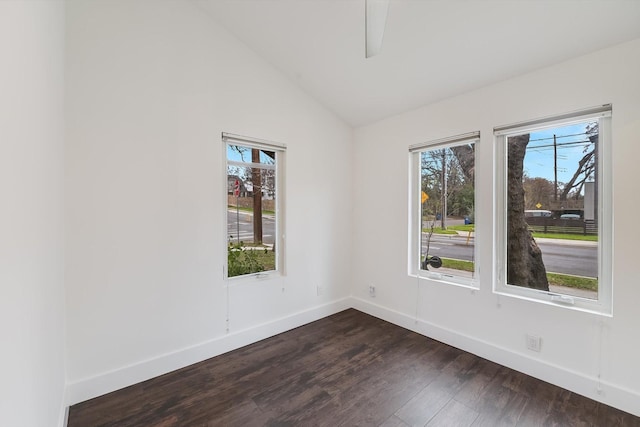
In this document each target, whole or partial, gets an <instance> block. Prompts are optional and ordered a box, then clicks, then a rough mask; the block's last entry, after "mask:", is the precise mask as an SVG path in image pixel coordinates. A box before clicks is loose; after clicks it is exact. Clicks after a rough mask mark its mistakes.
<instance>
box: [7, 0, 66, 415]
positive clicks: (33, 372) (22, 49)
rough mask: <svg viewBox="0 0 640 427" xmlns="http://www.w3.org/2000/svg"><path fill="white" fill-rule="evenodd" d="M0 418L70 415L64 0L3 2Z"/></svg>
mask: <svg viewBox="0 0 640 427" xmlns="http://www.w3.org/2000/svg"><path fill="white" fill-rule="evenodd" d="M0 52H2V55H1V56H0V70H2V71H1V72H0V94H1V95H0V195H2V208H1V209H0V236H1V237H0V337H2V346H1V347H2V350H1V351H0V366H1V368H0V369H1V371H0V424H1V425H6V426H29V427H35V426H42V427H49V426H54V425H62V423H63V419H64V414H65V412H64V396H63V395H64V378H65V374H64V275H63V267H64V260H63V253H64V252H63V251H64V244H63V240H64V229H63V226H64V220H63V213H64V210H63V165H64V151H63V149H64V144H63V141H64V134H63V132H64V127H63V126H64V116H63V112H64V109H63V99H64V98H63V95H64V92H63V83H64V77H63V71H64V70H63V66H64V62H63V58H64V4H63V3H61V2H57V1H2V2H0Z"/></svg>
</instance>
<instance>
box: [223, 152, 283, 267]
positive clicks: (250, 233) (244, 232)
mask: <svg viewBox="0 0 640 427" xmlns="http://www.w3.org/2000/svg"><path fill="white" fill-rule="evenodd" d="M227 160H228V165H227V181H228V184H227V209H228V211H227V240H228V254H227V255H228V276H229V277H234V276H240V275H244V274H251V273H259V272H263V271H272V270H276V269H277V268H276V265H277V264H276V251H277V248H276V244H275V242H276V239H275V236H276V222H277V221H276V218H277V215H276V206H277V204H276V168H275V166H276V153H275V152H273V151H269V150H262V149H257V148H251V147H243V146H239V145H228V146H227ZM242 163H246V164H247V166H242V165H241V164H242ZM239 164H240V165H239Z"/></svg>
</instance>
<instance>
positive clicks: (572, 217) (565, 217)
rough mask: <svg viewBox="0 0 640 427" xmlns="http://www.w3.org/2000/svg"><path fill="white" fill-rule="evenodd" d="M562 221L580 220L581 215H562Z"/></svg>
mask: <svg viewBox="0 0 640 427" xmlns="http://www.w3.org/2000/svg"><path fill="white" fill-rule="evenodd" d="M560 219H580V215H578V214H562V215H560Z"/></svg>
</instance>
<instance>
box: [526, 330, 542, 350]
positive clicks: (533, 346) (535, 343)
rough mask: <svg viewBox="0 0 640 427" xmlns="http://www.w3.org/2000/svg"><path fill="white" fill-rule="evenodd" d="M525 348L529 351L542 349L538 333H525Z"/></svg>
mask: <svg viewBox="0 0 640 427" xmlns="http://www.w3.org/2000/svg"><path fill="white" fill-rule="evenodd" d="M527 348H528V349H529V350H531V351H540V350H542V338H541V337H539V336H538V335H531V334H527Z"/></svg>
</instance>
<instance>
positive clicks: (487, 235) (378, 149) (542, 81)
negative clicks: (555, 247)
mask: <svg viewBox="0 0 640 427" xmlns="http://www.w3.org/2000/svg"><path fill="white" fill-rule="evenodd" d="M469 72H473V67H470V69H469ZM639 75H640V40H635V41H633V42H630V43H626V44H623V45H619V46H617V47H613V48H610V49H607V50H604V51H600V52H597V53H594V54H591V55H588V56H584V57H581V58H577V59H575V60H571V61H568V62H565V63H562V64H559V65H556V66H553V67H549V68H545V69H542V70H539V71H537V72H534V73H531V74H528V75H525V76H522V77H520V78H516V79H513V80H509V81H505V82H502V83H500V84H497V85H494V86H490V87H487V88H484V89H482V90H478V91H474V92H471V93H467V94H465V95H462V96H459V97H456V98H453V99H449V100H446V101H443V102H440V103H437V104H434V105H430V106H425V107H424V108H420V109H418V110H415V111H411V112H408V113H406V114H402V115H399V116H396V117H391V118H388V119H386V120H383V121H381V122H378V123H375V124H372V125H369V126H365V127H362V128H359V129H357V130H356V131H355V132H354V134H355V147H354V150H355V151H354V152H355V153H358V154H357V156H355V157H354V162H355V168H354V173H353V176H354V181H355V185H356V188H358V192H357V193H356V196H355V199H354V202H355V203H354V217H355V218H358V221H356V222H355V223H354V233H353V246H354V248H361V249H360V250H355V252H354V269H353V275H352V277H353V286H354V295H355V297H356V302H355V305H356V307H359V308H361V309H363V310H365V311H368V312H370V313H373V314H376V315H379V316H380V317H383V318H387V319H389V320H392V321H394V322H396V323H399V324H402V325H404V326H407V327H409V328H413V329H415V330H418V331H420V332H422V333H425V334H428V335H431V336H434V337H437V338H439V339H442V340H444V341H447V342H449V343H452V344H454V345H457V346H459V347H462V348H464V349H467V350H470V351H472V352H475V353H477V354H480V355H482V356H485V357H487V358H489V359H492V360H495V361H498V362H500V363H502V364H505V365H507V366H512V367H514V368H517V369H519V370H522V371H525V372H527V373H530V374H533V375H535V376H537V377H540V378H542V379H545V380H547V381H550V382H553V383H556V384H559V385H561V386H563V387H565V388H568V389H571V390H574V391H577V392H580V393H582V394H585V395H587V396H589V397H592V398H595V399H598V400H601V401H604V402H607V403H609V404H612V405H614V406H618V407H620V408H622V409H624V410H626V411H630V412H633V413H635V414H636V415H640V406H639V405H638V402H640V369H638V361H639V360H640V346H639V345H638V343H637V337H638V333H639V331H640V316H638V309H637V307H638V301H640V286H638V280H637V272H636V271H635V267H636V266H637V265H638V259H637V254H638V249H637V245H638V244H639V242H640V231H639V230H640V229H639V228H638V225H637V212H638V210H639V209H638V206H639V203H638V199H637V196H636V194H637V182H638V180H637V177H636V172H635V171H636V170H637V161H638V159H640V143H639V138H640V136H639V135H640V83H639V81H638V76H639ZM605 103H612V104H613V144H614V146H613V156H614V157H613V164H614V171H613V175H614V185H615V187H614V194H613V198H614V201H615V202H614V228H615V232H614V255H613V258H614V265H613V273H614V283H613V286H614V291H613V292H614V307H613V311H614V317H613V318H603V317H600V316H596V315H591V314H586V313H581V312H576V311H572V310H569V309H566V308H562V307H554V306H548V305H542V304H539V303H535V302H528V301H523V300H518V299H515V298H509V297H501V298H498V297H497V296H496V295H494V294H493V293H492V281H493V280H494V278H493V277H492V274H493V273H492V268H493V263H494V258H493V254H492V248H493V243H492V240H491V239H492V235H493V203H492V200H493V193H492V187H493V181H492V179H493V168H494V164H493V132H492V131H493V127H494V126H498V125H505V124H509V123H515V122H519V121H523V120H528V119H533V118H538V117H544V116H548V115H552V114H558V113H563V112H569V111H573V110H577V109H581V108H585V107H590V106H595V105H599V104H605ZM478 130H479V131H481V141H480V143H479V144H478V147H477V150H478V152H477V155H478V158H477V163H476V165H477V169H476V171H477V177H478V178H477V179H478V182H477V187H476V188H477V189H478V190H477V191H478V194H477V201H478V203H477V208H476V209H477V211H476V212H477V214H476V220H477V224H476V229H477V239H476V245H477V246H478V248H479V249H478V252H477V253H478V259H477V262H478V267H479V277H480V290H479V291H476V292H472V291H471V290H469V289H466V288H461V287H455V286H449V285H445V284H441V283H434V282H432V281H423V282H421V283H422V284H421V286H420V287H419V289H418V285H417V283H418V281H417V279H415V278H410V277H409V276H408V275H407V261H406V257H407V217H408V201H407V197H408V196H407V190H403V189H406V188H407V183H408V170H407V168H408V154H407V148H408V146H409V145H411V144H414V143H419V142H425V141H429V140H433V139H438V138H442V137H447V136H452V135H457V134H462V133H466V132H471V131H478ZM372 183H375V185H372ZM381 200H384V203H381ZM372 206H375V209H372ZM372 230H375V233H372V232H371V231H372ZM373 248H375V250H372V249H373ZM369 284H374V285H375V286H376V287H377V296H376V297H375V299H374V298H370V297H369V296H368V295H367V292H366V288H367V286H368V285H369ZM416 301H417V303H416ZM416 309H417V310H418V313H419V315H418V321H417V322H416V321H415V319H414V317H415V314H416ZM601 321H602V324H601V323H600V322H601ZM601 328H602V331H603V333H602V335H600V330H601ZM526 333H536V334H538V335H540V336H542V338H543V350H542V352H541V353H533V352H530V351H528V350H526V349H525V334H526ZM600 343H602V347H601V346H600ZM600 352H602V359H601V360H600V359H599V355H600ZM598 374H601V379H602V386H603V391H602V393H601V394H598V393H597V392H596V387H597V376H598Z"/></svg>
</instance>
